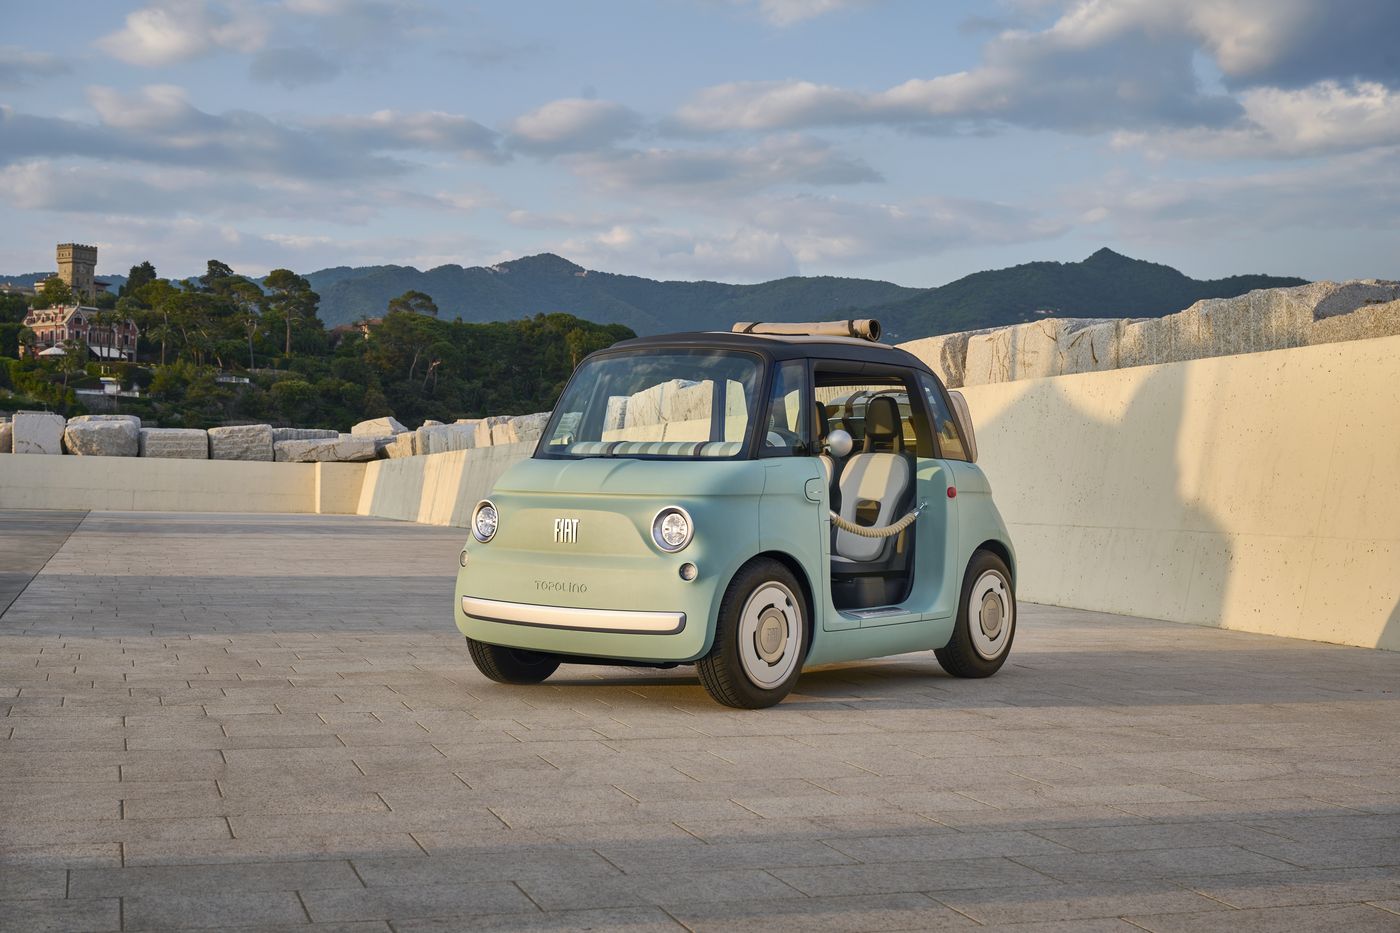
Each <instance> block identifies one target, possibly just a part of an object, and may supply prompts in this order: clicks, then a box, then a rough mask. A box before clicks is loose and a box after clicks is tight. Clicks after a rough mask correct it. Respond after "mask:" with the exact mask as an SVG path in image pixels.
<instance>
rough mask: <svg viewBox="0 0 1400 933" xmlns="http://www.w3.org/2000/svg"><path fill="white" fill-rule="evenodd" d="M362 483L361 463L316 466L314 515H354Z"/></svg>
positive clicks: (363, 472)
mask: <svg viewBox="0 0 1400 933" xmlns="http://www.w3.org/2000/svg"><path fill="white" fill-rule="evenodd" d="M364 481H365V465H364V464H363V463H318V464H316V513H317V514H318V515H354V514H355V509H356V508H357V507H358V506H359V504H360V488H361V486H363V485H364Z"/></svg>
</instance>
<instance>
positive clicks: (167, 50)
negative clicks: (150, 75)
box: [96, 0, 271, 67]
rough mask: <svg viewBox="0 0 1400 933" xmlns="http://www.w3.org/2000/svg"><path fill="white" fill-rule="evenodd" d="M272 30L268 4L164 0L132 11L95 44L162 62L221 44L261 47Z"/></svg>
mask: <svg viewBox="0 0 1400 933" xmlns="http://www.w3.org/2000/svg"><path fill="white" fill-rule="evenodd" d="M270 29H271V24H270V22H269V19H268V16H267V11H266V9H264V8H262V7H260V6H254V5H252V4H250V3H233V4H227V5H222V6H213V5H211V4H208V3H206V2H204V0H159V2H157V3H153V4H151V5H150V6H146V7H142V8H141V9H139V10H135V11H133V12H131V13H128V14H127V16H126V22H125V25H124V26H123V27H122V28H121V29H119V30H117V31H116V32H114V33H111V34H110V35H106V36H103V37H102V38H100V39H98V40H97V43H96V44H97V47H98V48H100V49H102V50H103V51H104V52H106V53H107V54H109V55H111V56H113V57H114V58H118V59H121V60H122V61H124V62H126V63H127V64H130V65H142V66H146V67H158V66H163V65H172V64H175V63H177V62H183V61H189V60H191V59H194V58H199V57H200V56H202V55H205V54H207V53H209V52H211V51H216V50H221V49H222V50H232V51H236V52H254V51H257V50H258V49H259V48H261V47H262V46H263V44H264V43H265V42H266V41H267V36H268V32H269V30H270Z"/></svg>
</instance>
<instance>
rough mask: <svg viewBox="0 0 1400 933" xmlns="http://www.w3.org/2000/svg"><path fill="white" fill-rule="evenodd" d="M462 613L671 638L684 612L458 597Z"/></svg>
mask: <svg viewBox="0 0 1400 933" xmlns="http://www.w3.org/2000/svg"><path fill="white" fill-rule="evenodd" d="M462 611H463V612H465V613H466V614H467V615H469V616H471V617H472V618H474V619H485V620H487V621H488V622H509V623H510V624H512V625H533V626H536V627H538V628H562V629H570V630H573V631H578V632H616V633H621V634H631V635H674V634H676V633H677V632H679V631H681V630H682V629H684V628H685V613H684V612H643V611H638V610H635V609H574V608H571V607H568V606H535V605H531V604H530V603H508V602H504V601H502V600H499V599H479V598H477V597H475V596H463V597H462Z"/></svg>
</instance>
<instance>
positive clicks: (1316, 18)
mask: <svg viewBox="0 0 1400 933" xmlns="http://www.w3.org/2000/svg"><path fill="white" fill-rule="evenodd" d="M1397 34H1400V4H1397V3H1395V2H1394V0H1349V2H1348V3H1345V4H1337V3H1331V2H1327V0H1077V2H1074V3H1071V4H1069V5H1068V6H1067V7H1066V8H1065V9H1064V11H1063V12H1062V13H1061V15H1059V16H1058V18H1057V19H1055V21H1054V22H1053V23H1052V24H1051V25H1050V26H1049V27H1047V28H1044V29H1040V30H1029V29H1004V30H1002V31H1001V32H999V33H998V34H997V35H995V36H994V37H993V38H991V39H990V40H988V41H987V42H986V44H985V45H984V46H983V49H982V60H981V62H980V63H979V64H978V65H976V66H975V67H973V68H971V69H969V70H966V71H958V72H950V73H946V74H941V75H935V76H933V77H929V78H913V79H911V80H908V81H906V82H904V83H902V84H899V85H896V86H893V87H888V88H884V89H875V90H869V89H862V88H847V87H836V86H832V85H827V84H819V83H815V82H812V81H804V80H796V79H792V80H781V81H748V82H733V83H729V84H722V85H718V86H715V87H710V88H707V89H705V90H703V91H701V92H700V93H698V94H697V95H695V97H694V98H693V99H692V100H690V101H689V102H688V103H687V104H685V105H684V106H682V107H681V108H680V110H679V111H678V112H677V114H676V118H675V123H676V125H677V126H679V127H680V128H682V129H684V130H689V131H692V132H722V131H729V130H747V131H755V130H757V131H771V130H775V129H804V128H811V127H818V126H840V125H856V124H883V125H890V126H898V127H904V128H911V129H918V130H925V131H932V132H957V131H965V130H969V129H971V130H984V129H986V128H988V127H995V126H997V125H1013V126H1020V127H1030V128H1036V129H1054V130H1061V131H1066V132H1075V133H1099V132H1105V131H1132V132H1153V131H1158V130H1161V129H1173V130H1192V131H1195V130H1201V129H1222V128H1227V127H1228V128H1234V129H1241V128H1245V127H1246V124H1245V122H1244V120H1245V117H1246V108H1252V109H1253V110H1254V111H1255V113H1256V114H1263V115H1264V116H1267V115H1268V114H1266V113H1263V112H1264V111H1265V110H1267V109H1268V107H1269V106H1270V104H1271V103H1272V104H1273V105H1274V106H1275V108H1277V107H1279V106H1288V105H1290V102H1289V101H1288V100H1287V99H1286V98H1284V97H1282V96H1280V95H1282V94H1283V93H1284V92H1285V91H1287V90H1298V89H1303V90H1307V89H1309V88H1313V87H1316V86H1319V85H1321V86H1324V87H1325V86H1327V85H1328V83H1329V82H1330V84H1332V85H1350V84H1356V86H1358V87H1363V88H1369V87H1375V86H1381V87H1396V86H1400V55H1397V54H1396V53H1395V50H1394V41H1393V40H1394V36H1395V35H1397ZM1201 57H1204V58H1205V59H1207V60H1209V61H1210V62H1212V63H1213V64H1214V65H1215V67H1216V68H1218V69H1219V72H1220V75H1221V76H1222V78H1223V80H1224V83H1225V87H1224V88H1218V89H1217V88H1213V87H1211V86H1210V85H1209V84H1208V82H1206V81H1204V80H1203V79H1202V76H1201V69H1200V67H1199V65H1198V61H1197V60H1198V59H1199V58H1201ZM1269 91H1273V92H1277V93H1275V95H1274V96H1273V98H1272V99H1270V98H1269V96H1268V92H1269ZM1236 95H1239V96H1236ZM1292 103H1293V104H1297V103H1299V102H1297V101H1293V102H1292ZM1303 103H1306V102H1303ZM1251 116H1253V115H1251ZM1265 129H1266V131H1267V129H1268V128H1267V127H1265Z"/></svg>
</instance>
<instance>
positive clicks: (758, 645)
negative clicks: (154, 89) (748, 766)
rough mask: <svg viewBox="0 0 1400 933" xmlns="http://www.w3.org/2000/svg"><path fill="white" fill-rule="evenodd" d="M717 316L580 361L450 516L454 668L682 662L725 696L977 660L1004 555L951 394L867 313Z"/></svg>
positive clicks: (991, 626)
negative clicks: (497, 473)
mask: <svg viewBox="0 0 1400 933" xmlns="http://www.w3.org/2000/svg"><path fill="white" fill-rule="evenodd" d="M735 331H736V332H733V333H694V334H675V335H671V336H664V337H647V338H642V339H637V340H628V341H625V342H622V343H619V344H616V345H614V346H612V347H610V348H609V349H607V350H603V351H600V352H598V353H594V354H592V355H591V356H589V357H588V358H587V359H585V360H584V361H583V362H582V363H581V364H580V365H579V367H578V369H577V370H576V371H575V372H574V374H573V377H572V378H571V379H570V380H569V383H568V385H567V387H566V388H565V389H564V393H563V395H562V396H561V397H560V399H559V403H558V405H557V406H556V407H555V409H554V412H553V415H552V416H551V418H550V421H549V424H548V426H547V427H546V428H545V431H544V434H543V436H542V437H541V439H540V441H539V445H538V446H537V447H536V449H535V453H534V456H533V457H531V458H530V459H528V460H524V461H522V462H520V463H518V464H516V465H514V466H513V467H511V468H510V469H509V470H508V471H507V472H506V473H505V474H504V475H503V476H502V477H501V479H500V480H499V481H498V482H497V483H496V485H495V487H494V488H493V490H492V493H491V497H490V498H489V499H484V500H482V501H481V502H480V503H478V504H477V506H476V509H475V511H474V513H473V516H472V522H471V536H470V537H469V539H468V540H467V543H466V547H465V548H464V549H463V550H462V552H461V555H460V563H461V568H462V569H461V571H460V572H459V574H458V576H457V588H456V596H457V598H456V618H457V627H458V628H459V629H460V630H461V631H462V634H464V635H465V636H466V637H467V643H468V646H469V648H470V651H471V656H472V659H473V660H474V661H475V662H476V665H477V667H478V668H480V669H481V671H482V673H484V674H485V675H486V676H487V677H489V678H491V679H492V680H496V681H499V682H502V683H511V684H526V683H538V682H540V681H542V680H544V679H545V678H546V677H548V676H549V675H550V674H552V673H553V672H554V671H555V669H556V668H558V666H559V665H560V664H561V663H592V664H623V665H637V666H649V667H674V666H676V665H678V664H694V665H695V666H696V668H697V669H698V671H699V676H700V680H701V682H702V683H703V684H704V685H705V689H706V690H708V691H709V693H710V695H711V696H712V697H714V699H716V700H717V701H719V702H720V703H723V704H726V705H729V706H734V707H740V708H747V709H756V708H760V707H765V706H771V705H772V704H774V703H777V702H778V701H780V700H781V699H782V698H783V697H784V696H786V695H787V694H788V692H789V691H791V690H792V688H793V685H794V684H795V683H796V681H797V678H798V676H799V674H800V673H801V672H802V669H803V667H804V666H809V665H817V664H827V663H830V662H834V661H851V660H855V659H858V658H872V657H880V656H883V655H891V654H899V653H903V652H907V651H914V650H921V649H933V651H934V653H935V655H936V656H937V658H938V661H939V663H940V664H941V665H942V666H943V668H944V669H945V670H946V671H947V672H948V673H950V674H953V675H955V676H958V677H986V676H988V675H990V674H993V673H995V672H996V671H997V669H998V668H1000V667H1001V665H1002V663H1003V662H1004V661H1005V660H1006V656H1007V652H1009V651H1010V649H1011V642H1012V639H1013V637H1014V636H1015V633H1016V599H1015V590H1014V584H1015V571H1016V559H1015V552H1014V550H1013V549H1012V546H1011V539H1010V536H1009V535H1008V534H1007V530H1006V525H1005V524H1004V523H1003V521H1002V519H1001V516H1000V514H998V512H997V509H996V506H995V505H994V504H993V503H992V494H991V489H990V487H989V486H988V484H987V479H986V477H985V476H984V475H983V473H982V471H981V469H979V468H978V466H977V463H976V460H977V445H976V441H975V439H974V436H973V431H972V423H971V418H970V417H969V414H968V409H967V405H966V402H964V401H963V399H962V396H961V395H959V394H958V393H949V392H948V391H947V390H946V389H945V388H944V386H943V384H942V383H941V382H940V381H939V379H938V377H937V376H936V375H935V374H934V373H933V372H931V371H930V370H929V368H928V367H927V366H925V365H924V364H923V363H921V362H920V361H919V360H918V359H917V358H916V357H914V356H913V355H911V354H909V353H907V352H905V351H903V350H900V349H897V348H895V347H891V346H887V345H884V344H881V343H878V342H876V341H877V340H878V337H879V324H878V323H877V322H875V321H848V322H839V323H837V324H829V323H827V324H781V325H778V324H774V325H760V324H749V325H736V327H735Z"/></svg>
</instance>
